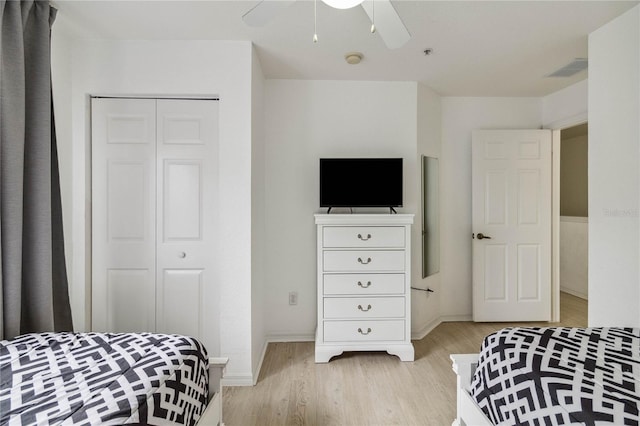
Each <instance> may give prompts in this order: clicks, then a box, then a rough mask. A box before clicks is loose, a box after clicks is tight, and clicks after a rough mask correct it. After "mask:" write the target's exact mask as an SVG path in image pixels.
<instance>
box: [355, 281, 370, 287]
mask: <svg viewBox="0 0 640 426" xmlns="http://www.w3.org/2000/svg"><path fill="white" fill-rule="evenodd" d="M358 285H359V286H360V287H362V288H369V286H371V281H367V284H366V285H365V284H362V281H358Z"/></svg>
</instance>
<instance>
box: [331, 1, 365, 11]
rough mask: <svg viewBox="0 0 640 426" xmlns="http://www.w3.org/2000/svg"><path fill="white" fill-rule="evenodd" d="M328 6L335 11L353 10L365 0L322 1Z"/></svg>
mask: <svg viewBox="0 0 640 426" xmlns="http://www.w3.org/2000/svg"><path fill="white" fill-rule="evenodd" d="M322 1H323V2H324V3H325V4H326V5H328V6H331V7H333V8H334V9H351V8H352V7H356V6H358V5H359V4H361V3H362V2H363V1H364V0H322Z"/></svg>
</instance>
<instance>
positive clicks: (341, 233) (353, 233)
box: [322, 226, 404, 248]
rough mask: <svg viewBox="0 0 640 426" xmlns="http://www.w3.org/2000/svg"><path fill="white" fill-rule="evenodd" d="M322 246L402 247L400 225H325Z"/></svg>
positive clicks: (402, 231)
mask: <svg viewBox="0 0 640 426" xmlns="http://www.w3.org/2000/svg"><path fill="white" fill-rule="evenodd" d="M322 234H323V235H322V245H323V246H324V247H336V248H340V247H353V248H366V247H388V248H396V247H398V248H402V247H404V227H402V226H325V227H324V229H323V233H322Z"/></svg>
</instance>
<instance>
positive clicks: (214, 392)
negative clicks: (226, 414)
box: [198, 358, 229, 426]
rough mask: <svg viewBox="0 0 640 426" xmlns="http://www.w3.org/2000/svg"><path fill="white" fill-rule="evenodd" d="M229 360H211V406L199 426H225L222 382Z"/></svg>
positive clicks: (201, 418)
mask: <svg viewBox="0 0 640 426" xmlns="http://www.w3.org/2000/svg"><path fill="white" fill-rule="evenodd" d="M228 361H229V358H209V405H208V406H207V409H206V410H205V412H204V413H203V414H202V417H200V420H199V421H198V426H223V425H224V423H222V385H221V380H222V376H223V375H224V369H225V367H226V366H227V362H228Z"/></svg>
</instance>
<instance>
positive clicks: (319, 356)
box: [316, 345, 344, 364]
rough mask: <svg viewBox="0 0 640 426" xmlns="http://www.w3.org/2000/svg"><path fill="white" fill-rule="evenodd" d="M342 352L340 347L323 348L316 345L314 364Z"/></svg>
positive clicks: (324, 361) (325, 360)
mask: <svg viewBox="0 0 640 426" xmlns="http://www.w3.org/2000/svg"><path fill="white" fill-rule="evenodd" d="M342 352H344V351H343V350H342V349H337V348H323V347H322V346H318V345H316V364H321V363H326V362H329V360H330V359H331V358H333V357H334V356H338V355H342Z"/></svg>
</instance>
